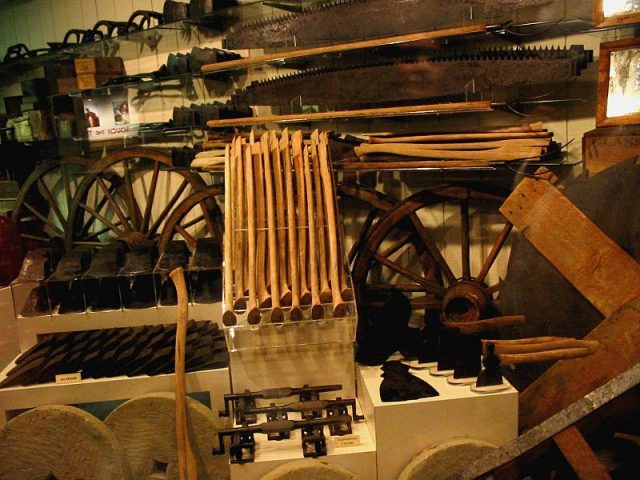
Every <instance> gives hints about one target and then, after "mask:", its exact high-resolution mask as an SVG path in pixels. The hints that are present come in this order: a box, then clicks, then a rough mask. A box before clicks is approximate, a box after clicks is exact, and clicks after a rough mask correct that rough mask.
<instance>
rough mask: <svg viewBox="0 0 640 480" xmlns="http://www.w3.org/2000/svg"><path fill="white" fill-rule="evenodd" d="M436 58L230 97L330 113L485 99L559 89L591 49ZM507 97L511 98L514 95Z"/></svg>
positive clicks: (295, 77) (343, 70)
mask: <svg viewBox="0 0 640 480" xmlns="http://www.w3.org/2000/svg"><path fill="white" fill-rule="evenodd" d="M439 52H440V53H439V54H436V55H433V54H431V55H425V54H419V55H416V54H411V55H408V56H403V57H400V58H386V59H385V58H380V59H374V60H369V59H365V60H354V62H353V63H352V64H345V62H341V63H339V64H331V65H327V66H324V67H316V68H310V69H307V70H303V71H302V72H300V73H292V74H286V75H281V76H278V77H273V78H268V79H266V80H259V81H254V82H252V83H251V84H250V85H248V86H247V87H246V88H244V89H243V90H239V91H237V92H236V93H235V94H234V95H233V97H232V103H233V104H234V105H236V106H246V105H275V106H281V107H284V108H290V107H291V101H292V99H300V100H301V103H302V104H303V105H318V106H320V107H325V108H330V109H334V108H363V106H366V105H379V104H381V103H383V104H389V103H392V102H410V101H413V102H422V103H424V100H425V99H429V98H439V99H443V98H448V99H451V98H455V99H459V98H460V97H468V95H469V94H477V93H478V92H482V93H483V94H484V95H485V96H487V97H491V96H494V94H495V93H496V92H497V91H501V92H504V91H505V89H508V88H510V87H513V88H515V89H522V88H528V87H532V86H534V85H545V86H547V85H549V84H553V85H558V84H563V83H565V82H567V81H570V80H572V79H575V78H576V77H577V76H579V75H580V73H581V72H582V70H584V69H585V68H586V67H587V65H588V64H589V63H590V62H592V61H593V51H592V50H585V49H584V47H583V46H580V45H573V46H571V47H570V48H563V47H557V48H556V47H552V48H549V47H534V48H516V49H513V48H499V49H490V50H480V51H478V52H475V53H474V52H468V53H464V54H460V53H455V52H453V53H451V52H448V51H444V52H443V51H441V50H440V51H439ZM372 78H375V79H376V81H375V82H372V81H371V79H372ZM506 94H507V97H509V96H510V95H509V92H506ZM511 96H514V97H518V95H517V92H516V93H515V94H512V95H511ZM465 99H466V98H465ZM505 100H513V99H509V98H507V99H505Z"/></svg>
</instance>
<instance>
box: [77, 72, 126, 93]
mask: <svg viewBox="0 0 640 480" xmlns="http://www.w3.org/2000/svg"><path fill="white" fill-rule="evenodd" d="M115 76H116V75H114V74H110V73H106V74H98V75H96V74H94V73H88V74H86V75H78V77H77V79H78V90H91V89H92V88H99V87H101V86H102V85H103V84H104V82H106V81H107V80H109V79H110V78H113V77H115Z"/></svg>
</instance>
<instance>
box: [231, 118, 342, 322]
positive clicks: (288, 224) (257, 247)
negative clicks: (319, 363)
mask: <svg viewBox="0 0 640 480" xmlns="http://www.w3.org/2000/svg"><path fill="white" fill-rule="evenodd" d="M225 185H226V188H227V192H226V194H225V234H224V242H223V244H224V249H223V254H224V264H225V269H224V275H225V278H224V317H223V320H224V323H225V324H226V325H234V324H236V322H237V317H236V313H242V314H243V315H245V314H246V321H247V322H248V323H249V324H257V323H260V322H261V321H262V317H263V313H265V316H268V318H269V320H270V321H271V322H278V323H279V322H283V321H284V320H285V314H284V312H285V311H286V312H287V314H288V319H289V320H292V321H297V320H302V319H303V318H311V319H321V318H331V317H346V316H349V315H350V314H351V312H352V304H351V303H350V301H351V300H352V299H353V294H352V291H351V287H350V286H349V280H348V278H347V277H348V274H347V271H346V268H345V259H344V255H343V248H342V242H341V241H340V237H339V233H338V232H339V227H338V225H339V223H338V217H337V208H336V203H335V202H336V197H335V187H334V182H333V173H332V169H331V161H330V158H329V146H328V135H327V134H326V133H324V132H323V133H320V132H318V131H314V132H313V133H312V134H311V137H310V139H309V141H308V142H303V138H302V132H300V131H297V132H294V133H293V135H292V136H291V137H290V136H289V132H288V130H286V129H285V130H284V131H283V132H282V135H281V136H280V138H278V134H277V133H276V132H275V131H270V132H265V133H264V134H263V135H262V136H261V138H260V140H258V141H256V140H255V139H254V134H253V132H251V134H250V136H249V138H248V139H245V138H242V137H236V138H235V139H234V140H233V142H232V145H231V146H227V148H226V150H225ZM261 309H265V311H264V312H261Z"/></svg>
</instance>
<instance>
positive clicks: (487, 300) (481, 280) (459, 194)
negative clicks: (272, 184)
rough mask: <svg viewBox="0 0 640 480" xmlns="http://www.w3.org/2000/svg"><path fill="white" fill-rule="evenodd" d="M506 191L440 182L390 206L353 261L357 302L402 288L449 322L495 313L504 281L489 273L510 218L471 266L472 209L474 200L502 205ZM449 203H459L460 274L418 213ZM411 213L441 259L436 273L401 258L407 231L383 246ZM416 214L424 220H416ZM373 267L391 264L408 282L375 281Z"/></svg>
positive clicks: (367, 303) (416, 305)
mask: <svg viewBox="0 0 640 480" xmlns="http://www.w3.org/2000/svg"><path fill="white" fill-rule="evenodd" d="M506 194H507V192H506V191H502V189H498V188H493V187H487V186H475V185H474V186H471V185H469V186H446V187H438V188H434V189H427V190H423V191H421V192H418V193H416V194H415V195H412V196H411V197H409V198H407V199H406V200H404V201H402V202H401V203H399V204H398V205H396V206H395V207H394V208H393V209H392V210H389V211H388V212H387V213H386V214H385V215H384V216H383V218H381V219H380V220H379V221H378V222H377V223H376V225H375V226H374V227H373V228H372V229H371V232H370V234H369V237H368V239H367V241H366V242H365V244H364V245H363V247H362V249H361V251H360V254H359V255H358V256H357V258H356V260H355V262H354V265H353V282H354V288H355V294H356V301H357V302H358V305H361V306H364V307H367V306H373V307H375V306H376V304H377V303H380V302H379V300H380V298H381V297H380V294H383V293H385V292H388V291H389V290H391V289H397V290H399V291H401V292H403V293H405V294H407V295H408V296H409V297H410V301H411V305H412V308H413V309H414V310H415V309H425V310H426V311H431V312H432V313H433V312H438V314H439V316H440V319H441V320H442V321H445V322H465V321H473V320H479V319H483V318H487V317H490V316H492V315H493V314H494V313H495V311H494V309H495V302H494V298H493V297H494V294H495V293H497V291H499V288H500V284H499V282H498V283H497V284H496V285H492V286H490V285H488V284H487V283H486V281H487V275H488V274H489V271H490V270H491V268H492V266H493V265H494V264H495V261H496V259H497V257H498V255H499V254H500V252H501V250H502V249H503V247H504V245H505V243H506V241H507V239H508V236H509V233H510V231H511V224H510V223H509V222H507V221H505V222H504V226H503V227H502V229H501V231H500V232H499V233H498V234H497V235H496V238H495V241H493V242H492V244H491V248H490V250H489V253H488V254H487V255H486V257H484V258H483V259H482V261H481V262H480V268H477V269H476V271H477V273H476V272H475V271H473V269H472V264H471V259H470V252H471V242H472V239H471V236H470V233H471V213H470V212H471V210H470V209H471V207H472V205H473V206H474V207H475V205H476V203H477V202H489V204H494V205H499V204H501V203H502V202H503V201H504V198H506ZM447 204H448V205H450V206H455V207H457V208H455V209H456V210H457V212H456V213H457V216H458V218H459V219H460V234H459V238H458V240H459V243H460V247H459V252H458V253H459V257H460V258H459V259H460V267H461V268H460V274H459V275H456V273H454V269H453V268H452V266H451V265H450V264H449V263H450V262H448V261H447V260H446V258H445V256H444V255H443V253H442V252H441V248H440V247H439V246H438V245H437V243H436V241H434V240H433V239H432V238H431V237H432V234H431V233H429V231H428V230H427V227H425V226H424V225H423V223H422V220H421V219H420V218H419V215H418V213H419V212H420V211H421V210H422V209H424V208H427V207H428V208H432V207H434V206H436V205H442V208H443V209H444V208H445V205H447ZM443 212H444V210H443ZM492 213H493V212H492ZM443 215H444V213H443ZM407 218H410V219H411V220H410V222H411V223H412V225H413V226H414V227H415V228H416V229H417V230H419V231H421V232H422V234H423V235H422V236H421V238H422V239H423V241H424V242H425V243H424V244H425V247H426V249H427V251H428V254H429V257H430V258H432V259H433V261H435V263H436V265H437V268H436V273H437V274H436V275H434V271H433V269H429V270H425V269H424V268H422V270H421V271H416V270H417V269H416V268H415V267H414V268H413V269H411V268H407V267H405V266H403V265H401V264H400V263H398V261H397V259H398V258H399V255H398V254H400V255H402V254H405V253H406V252H407V251H410V249H411V247H412V245H410V244H407V242H406V241H404V237H403V236H402V235H400V236H399V238H398V240H395V241H393V243H392V246H391V247H387V248H383V249H381V247H382V246H383V242H384V241H385V240H389V237H392V236H393V234H394V232H396V231H397V227H398V225H400V224H402V223H403V222H405V223H406V219H407ZM443 218H444V217H443ZM416 220H417V221H418V222H419V223H420V225H417V224H415V222H416ZM396 233H397V232H396ZM403 250H404V251H403ZM454 250H455V249H454ZM409 254H410V252H409ZM378 266H379V267H378ZM374 268H380V269H383V268H384V269H387V270H388V271H389V272H392V273H393V274H395V275H398V276H399V277H402V278H403V283H402V284H396V285H390V284H384V283H381V284H375V283H370V280H371V278H370V277H371V276H373V275H370V273H371V272H372V270H373V269H374ZM438 274H440V275H438ZM474 274H475V275H474ZM417 294H422V297H421V298H416V295H417ZM371 299H373V301H371Z"/></svg>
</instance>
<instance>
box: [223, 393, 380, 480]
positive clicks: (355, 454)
mask: <svg viewBox="0 0 640 480" xmlns="http://www.w3.org/2000/svg"><path fill="white" fill-rule="evenodd" d="M358 412H360V406H359V405H358ZM294 415H295V414H292V415H290V418H291V419H292V420H298V419H299V418H300V417H299V416H294ZM265 420H266V419H265V418H264V416H263V415H259V416H258V422H259V423H260V422H263V421H265ZM351 425H352V429H353V434H352V436H356V437H358V438H359V440H360V445H357V446H349V447H342V446H336V439H338V442H340V440H339V439H340V438H341V437H331V436H329V429H328V427H325V428H324V430H325V435H326V439H327V455H326V456H322V457H317V458H318V460H322V461H324V462H327V463H331V464H335V465H340V466H342V467H344V468H346V469H348V470H350V471H351V472H353V473H355V474H356V475H357V476H358V478H359V479H361V480H375V478H376V452H375V447H374V444H373V439H372V438H371V435H370V433H369V429H368V428H367V425H366V424H365V422H359V423H352V424H351ZM350 437H351V436H350ZM300 438H301V432H300V431H299V430H294V431H293V432H291V438H290V439H288V440H280V441H268V440H267V436H266V435H262V434H256V435H255V439H256V452H255V461H254V462H250V463H243V464H239V463H232V464H231V480H259V479H260V478H262V476H263V475H266V474H267V473H268V472H270V471H272V470H274V469H275V468H277V467H279V466H281V465H284V464H286V463H289V462H294V461H298V460H300V459H302V458H304V456H303V455H302V442H301V440H300ZM342 438H344V437H342Z"/></svg>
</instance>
